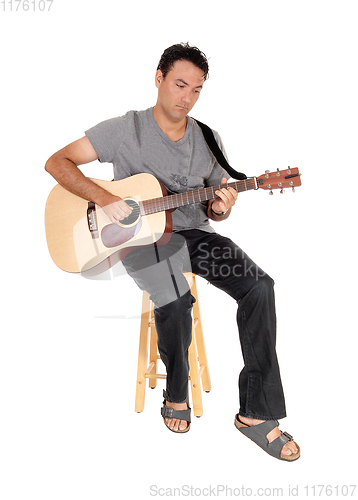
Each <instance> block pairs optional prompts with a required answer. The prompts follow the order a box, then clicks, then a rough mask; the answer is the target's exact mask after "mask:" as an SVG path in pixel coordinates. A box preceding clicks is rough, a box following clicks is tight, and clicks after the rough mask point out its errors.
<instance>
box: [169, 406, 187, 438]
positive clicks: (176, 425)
mask: <svg viewBox="0 0 358 500" xmlns="http://www.w3.org/2000/svg"><path fill="white" fill-rule="evenodd" d="M165 406H168V407H169V408H173V410H187V409H188V405H187V404H186V403H171V402H170V401H166V402H165ZM165 423H166V424H167V426H168V427H169V429H171V430H172V431H178V430H180V431H184V430H185V429H186V428H187V427H188V425H189V422H187V421H186V420H178V419H177V418H166V419H165Z"/></svg>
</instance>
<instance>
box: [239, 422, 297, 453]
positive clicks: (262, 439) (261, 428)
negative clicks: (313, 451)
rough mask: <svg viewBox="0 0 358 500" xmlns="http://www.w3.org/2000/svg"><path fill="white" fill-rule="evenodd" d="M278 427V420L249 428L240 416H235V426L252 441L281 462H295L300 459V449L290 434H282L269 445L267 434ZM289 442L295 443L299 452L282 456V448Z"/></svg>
mask: <svg viewBox="0 0 358 500" xmlns="http://www.w3.org/2000/svg"><path fill="white" fill-rule="evenodd" d="M278 425H279V423H278V422H277V420H266V421H265V422H263V423H262V424H258V425H253V426H251V427H249V426H248V425H245V424H243V423H242V422H241V420H240V417H239V414H237V415H235V426H236V428H237V429H239V431H240V432H242V434H244V435H245V436H247V437H248V438H249V439H251V441H253V442H254V443H256V444H257V445H258V446H260V447H261V448H262V449H263V450H265V451H266V453H268V454H269V455H271V456H272V457H275V458H278V459H279V460H285V461H286V462H293V461H294V460H297V459H298V458H300V447H299V446H298V444H297V443H296V442H295V441H293V437H292V436H291V435H290V434H288V432H282V433H281V436H279V437H278V438H276V439H275V440H274V441H272V443H269V442H268V440H267V437H266V436H267V434H268V433H269V432H271V431H272V430H273V429H274V428H275V427H278ZM288 441H293V442H294V443H295V445H296V446H297V449H298V451H297V453H295V454H293V455H282V453H281V451H282V448H283V447H284V445H285V444H286V443H287V442H288Z"/></svg>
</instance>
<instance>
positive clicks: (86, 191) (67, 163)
mask: <svg viewBox="0 0 358 500" xmlns="http://www.w3.org/2000/svg"><path fill="white" fill-rule="evenodd" d="M97 159H98V156H97V153H96V151H95V150H94V148H93V146H92V144H91V143H90V141H89V139H88V138H87V136H85V137H82V138H81V139H78V140H77V141H75V142H72V143H71V144H69V145H68V146H66V147H64V148H63V149H60V150H59V151H57V153H55V154H53V155H52V156H51V157H50V158H49V159H48V160H47V162H46V165H45V170H46V171H47V172H48V173H50V174H51V175H52V176H53V177H54V178H55V180H56V181H57V182H58V183H59V184H61V186H63V187H64V188H65V189H67V190H68V191H70V192H71V193H73V194H75V195H77V196H79V197H81V198H84V199H85V200H88V201H93V202H94V203H96V204H97V205H99V206H100V207H102V208H103V210H104V212H105V213H106V214H107V215H108V217H109V218H110V220H111V222H116V221H118V220H122V219H124V218H125V217H128V215H130V213H131V211H132V209H131V208H130V207H129V206H128V205H127V203H126V202H125V201H123V200H122V199H121V198H119V197H118V196H115V195H113V194H111V193H109V192H108V191H106V190H105V189H103V188H102V187H100V186H98V185H97V184H95V183H94V182H92V181H91V180H90V179H88V177H85V176H84V175H83V173H82V172H81V170H80V169H79V168H78V165H83V164H85V163H89V162H91V161H94V160H97Z"/></svg>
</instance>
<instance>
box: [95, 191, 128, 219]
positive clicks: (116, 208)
mask: <svg viewBox="0 0 358 500" xmlns="http://www.w3.org/2000/svg"><path fill="white" fill-rule="evenodd" d="M112 199H113V201H111V202H110V203H109V204H105V205H103V206H102V210H103V211H104V213H105V214H106V215H107V217H108V218H109V219H110V221H111V222H118V221H121V220H123V219H125V218H126V217H128V216H129V215H130V214H131V213H132V210H133V209H132V208H131V207H130V206H129V205H127V203H126V202H125V201H124V200H122V198H119V197H118V196H112Z"/></svg>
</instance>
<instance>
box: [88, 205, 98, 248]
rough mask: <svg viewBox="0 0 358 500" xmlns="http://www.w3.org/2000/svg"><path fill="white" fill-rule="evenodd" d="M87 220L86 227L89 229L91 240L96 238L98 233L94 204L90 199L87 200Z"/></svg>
mask: <svg viewBox="0 0 358 500" xmlns="http://www.w3.org/2000/svg"><path fill="white" fill-rule="evenodd" d="M87 222H88V229H89V230H90V233H91V236H92V239H93V240H95V239H97V238H98V237H99V233H98V224H97V214H96V205H95V204H94V203H93V202H92V201H89V202H88V208H87Z"/></svg>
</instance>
